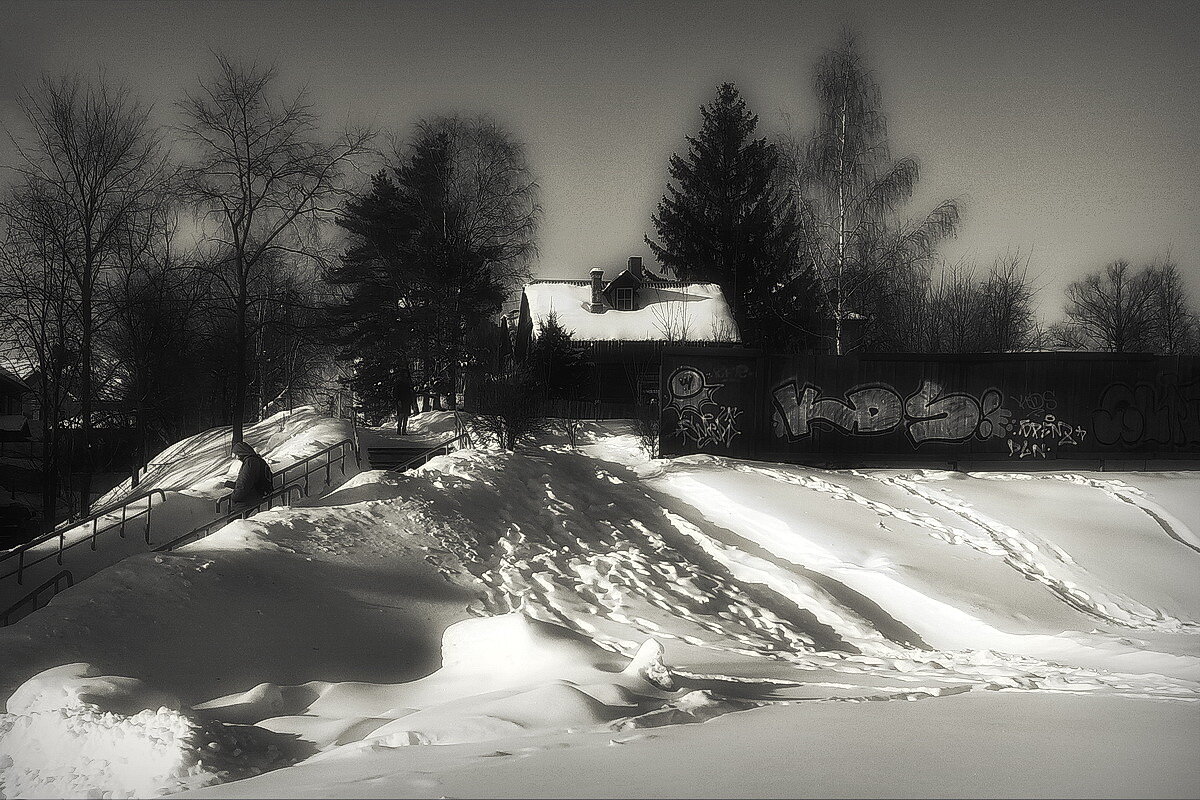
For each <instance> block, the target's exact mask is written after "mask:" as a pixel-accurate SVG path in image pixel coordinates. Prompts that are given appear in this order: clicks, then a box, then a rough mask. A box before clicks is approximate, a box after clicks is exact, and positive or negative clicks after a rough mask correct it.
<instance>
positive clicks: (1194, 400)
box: [1092, 374, 1200, 446]
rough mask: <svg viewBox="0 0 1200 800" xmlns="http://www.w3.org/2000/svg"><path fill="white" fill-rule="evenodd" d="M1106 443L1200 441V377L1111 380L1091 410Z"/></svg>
mask: <svg viewBox="0 0 1200 800" xmlns="http://www.w3.org/2000/svg"><path fill="white" fill-rule="evenodd" d="M1092 428H1093V429H1094V430H1095V432H1096V441H1097V442H1099V443H1100V444H1103V445H1114V444H1121V445H1138V444H1164V445H1175V446H1185V445H1194V444H1200V379H1193V380H1191V381H1188V382H1187V383H1180V382H1179V380H1178V378H1177V377H1176V376H1174V375H1170V374H1163V375H1159V376H1158V379H1157V381H1156V382H1155V383H1149V382H1146V381H1142V382H1140V383H1135V384H1132V385H1131V384H1128V383H1111V384H1109V385H1108V386H1107V387H1106V388H1105V389H1104V391H1103V393H1101V395H1100V407H1099V408H1097V409H1096V410H1095V411H1093V412H1092Z"/></svg>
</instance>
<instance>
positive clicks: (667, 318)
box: [525, 280, 739, 342]
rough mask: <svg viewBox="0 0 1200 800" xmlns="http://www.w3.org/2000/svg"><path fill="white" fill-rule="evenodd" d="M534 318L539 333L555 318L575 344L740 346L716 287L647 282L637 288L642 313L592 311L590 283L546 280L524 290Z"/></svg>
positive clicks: (723, 301) (638, 309) (723, 298)
mask: <svg viewBox="0 0 1200 800" xmlns="http://www.w3.org/2000/svg"><path fill="white" fill-rule="evenodd" d="M525 299H526V300H527V302H528V303H529V315H530V318H531V320H532V322H533V324H534V327H535V329H536V327H537V325H538V323H541V322H544V321H545V320H546V318H547V317H549V316H550V314H551V313H554V314H556V315H557V316H558V322H559V324H560V325H562V326H563V327H564V328H566V329H567V330H569V331H571V332H572V335H573V337H574V339H575V340H576V341H584V342H587V341H638V342H644V341H688V342H736V341H739V337H738V332H737V325H736V324H735V323H734V321H733V314H732V313H730V311H729V305H728V304H727V303H726V302H725V297H724V295H722V294H721V287H720V286H718V285H717V284H715V283H684V282H682V281H646V282H645V283H643V284H642V285H641V287H640V288H639V289H638V299H637V302H638V308H636V309H635V310H633V311H618V310H616V309H613V308H605V309H604V311H603V312H601V313H599V314H595V313H592V312H591V311H590V310H589V309H590V307H591V301H592V286H591V282H590V281H577V280H543V281H534V282H533V283H530V284H527V285H526V286H525Z"/></svg>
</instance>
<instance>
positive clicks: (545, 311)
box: [502, 256, 741, 415]
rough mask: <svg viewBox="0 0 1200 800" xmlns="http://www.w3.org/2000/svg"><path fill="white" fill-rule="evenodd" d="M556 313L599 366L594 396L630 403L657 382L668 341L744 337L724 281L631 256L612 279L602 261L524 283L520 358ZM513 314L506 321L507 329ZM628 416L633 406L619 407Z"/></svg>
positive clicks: (727, 342)
mask: <svg viewBox="0 0 1200 800" xmlns="http://www.w3.org/2000/svg"><path fill="white" fill-rule="evenodd" d="M551 315H554V316H555V317H557V319H558V323H559V325H561V326H562V327H563V328H564V329H566V330H568V331H570V332H571V336H572V339H573V340H574V342H575V343H576V344H577V345H579V346H580V348H581V349H582V350H583V352H584V354H585V355H586V356H587V358H588V360H589V361H590V363H591V364H592V366H593V376H594V381H593V386H591V387H590V392H589V394H590V397H589V398H587V399H589V400H592V401H593V402H595V403H597V404H617V405H626V406H627V405H629V404H632V403H635V402H637V401H638V400H639V398H640V399H643V400H644V399H646V398H647V397H648V396H651V397H652V396H654V394H655V393H656V392H657V389H658V365H659V361H660V358H661V355H662V350H663V348H664V347H666V346H667V345H689V346H702V347H703V346H712V347H733V346H736V345H738V344H740V341H741V338H740V335H739V333H738V328H737V324H736V323H735V322H734V319H733V313H732V312H731V311H730V308H729V304H728V303H727V302H726V301H725V296H724V294H722V292H721V287H720V286H718V285H717V284H715V283H690V282H687V281H678V280H668V279H666V278H664V277H662V276H660V275H656V274H654V273H652V272H650V271H649V270H647V269H646V268H645V267H644V266H643V264H642V259H641V258H640V257H637V256H635V257H633V258H630V259H629V261H628V263H627V265H626V268H625V269H624V270H622V271H621V272H620V273H618V274H617V275H616V276H615V277H613V278H612V280H609V281H605V280H604V270H603V269H602V268H600V267H597V268H595V269H593V270H592V271H591V275H590V276H589V279H588V280H571V279H543V280H535V281H533V282H531V283H528V284H526V285H525V288H524V291H523V292H522V294H521V305H520V310H519V312H518V313H517V315H516V319H515V331H513V337H512V339H513V345H512V350H513V354H514V357H516V358H518V359H520V358H522V357H523V356H524V354H525V353H527V352H528V350H529V346H530V344H532V342H533V341H534V339H535V338H536V337H537V332H538V329H539V326H540V325H541V324H543V323H545V322H546V320H547V319H549V318H550V316H551ZM510 324H512V323H510V322H508V321H502V326H503V327H505V328H507V327H508V326H509V325H510ZM614 411H615V412H619V413H620V414H624V415H628V411H629V409H628V408H624V409H620V408H617V409H614Z"/></svg>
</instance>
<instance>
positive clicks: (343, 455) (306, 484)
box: [217, 438, 358, 511]
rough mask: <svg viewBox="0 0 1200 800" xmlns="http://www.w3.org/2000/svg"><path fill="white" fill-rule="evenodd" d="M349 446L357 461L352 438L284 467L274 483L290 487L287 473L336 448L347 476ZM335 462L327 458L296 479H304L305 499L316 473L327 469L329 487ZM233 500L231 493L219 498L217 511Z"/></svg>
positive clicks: (339, 464)
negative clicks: (338, 450) (310, 479)
mask: <svg viewBox="0 0 1200 800" xmlns="http://www.w3.org/2000/svg"><path fill="white" fill-rule="evenodd" d="M347 445H349V446H350V448H351V452H353V453H354V456H355V459H357V458H358V447H357V445H356V444H355V441H354V439H352V438H346V439H342V440H341V441H340V442H335V443H333V444H331V445H329V446H328V447H325V448H323V449H321V450H318V451H317V452H315V453H313V454H311V455H308V456H305V457H304V458H302V459H300V460H299V461H295V462H293V463H291V464H288V465H287V466H286V467H284V468H283V469H282V470H280V471H279V472H277V473H275V474H274V475H273V476H272V481H274V480H276V479H278V480H279V483H280V487H279V488H283V487H285V486H287V485H288V478H287V473H288V472H289V471H290V470H293V469H296V468H298V467H301V466H304V465H306V464H308V462H310V461H312V460H313V459H315V458H320V457H321V456H323V455H325V454H326V453H330V452H331V451H333V450H334V449H335V448H341V452H340V453H339V454H338V456H337V458H338V462H339V463H338V469H339V471H340V472H341V473H342V475H345V474H346V446H347ZM333 461H334V459H333V457H332V456H331V457H330V458H327V459H326V460H325V463H323V464H318V465H317V466H316V467H314V468H313V469H307V470H305V472H304V474H303V475H301V476H300V477H299V478H295V479H294V480H295V481H299V480H300V479H301V478H303V479H304V496H305V497H307V496H308V493H309V480H308V478H309V476H310V475H312V474H313V473H314V472H320V471H321V469H322V468H324V469H325V484H326V485H329V484H330V483H332V482H333ZM232 498H233V493H232V492H230V493H229V494H226V495H222V496H221V497H218V498H217V511H220V510H221V505H222V503H225V504H227V507H231V506H230V505H228V504H231V503H232V502H233V501H232Z"/></svg>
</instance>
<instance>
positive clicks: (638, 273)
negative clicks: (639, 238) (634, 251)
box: [629, 256, 646, 281]
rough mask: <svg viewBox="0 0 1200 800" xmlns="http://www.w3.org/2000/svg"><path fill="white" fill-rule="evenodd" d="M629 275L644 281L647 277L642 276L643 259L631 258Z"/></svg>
mask: <svg viewBox="0 0 1200 800" xmlns="http://www.w3.org/2000/svg"><path fill="white" fill-rule="evenodd" d="M629 274H630V275H632V276H633V277H635V278H637V279H638V280H639V281H644V280H645V279H646V276H645V275H643V274H642V257H641V256H630V257H629Z"/></svg>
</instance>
